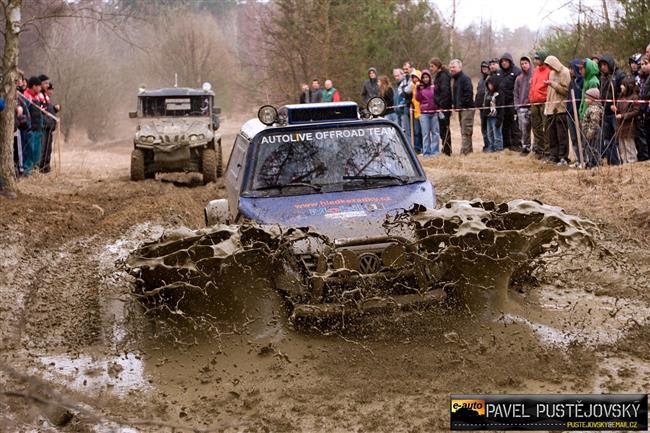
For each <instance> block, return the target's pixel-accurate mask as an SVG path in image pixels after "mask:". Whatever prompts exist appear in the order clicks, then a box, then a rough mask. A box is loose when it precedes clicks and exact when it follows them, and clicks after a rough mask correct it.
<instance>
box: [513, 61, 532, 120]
mask: <svg viewBox="0 0 650 433" xmlns="http://www.w3.org/2000/svg"><path fill="white" fill-rule="evenodd" d="M524 59H526V60H528V63H529V64H530V65H531V69H528V73H526V72H524V71H523V69H522V70H521V74H519V76H518V77H517V79H516V80H515V94H514V99H515V105H516V106H517V108H530V99H529V97H530V96H529V94H530V82H531V80H532V77H531V76H532V75H533V74H532V65H533V62H531V61H530V57H528V56H523V57H522V58H521V60H524Z"/></svg>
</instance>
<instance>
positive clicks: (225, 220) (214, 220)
mask: <svg viewBox="0 0 650 433" xmlns="http://www.w3.org/2000/svg"><path fill="white" fill-rule="evenodd" d="M203 212H204V214H205V225H206V226H208V227H211V226H213V225H215V224H230V223H231V218H230V212H229V211H228V200H226V199H225V198H220V199H217V200H212V201H211V202H209V203H208V205H207V206H206V207H205V209H204V210H203Z"/></svg>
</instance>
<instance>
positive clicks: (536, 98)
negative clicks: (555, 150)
mask: <svg viewBox="0 0 650 433" xmlns="http://www.w3.org/2000/svg"><path fill="white" fill-rule="evenodd" d="M544 60H546V53H545V52H544V51H537V52H536V53H535V56H534V57H533V63H534V64H535V69H534V70H533V76H532V78H531V81H530V92H529V93H528V100H529V102H530V105H531V107H530V120H531V127H532V130H533V137H534V139H535V141H534V144H533V155H534V156H535V158H537V159H542V158H546V157H548V155H549V148H548V139H547V136H546V130H547V128H548V125H547V118H546V116H545V115H544V105H545V104H546V96H547V93H548V84H546V81H548V77H549V75H550V74H551V68H549V67H548V66H546V64H544Z"/></svg>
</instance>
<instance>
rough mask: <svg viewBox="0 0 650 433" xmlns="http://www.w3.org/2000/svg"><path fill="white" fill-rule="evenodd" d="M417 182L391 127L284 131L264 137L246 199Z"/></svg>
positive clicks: (395, 130)
mask: <svg viewBox="0 0 650 433" xmlns="http://www.w3.org/2000/svg"><path fill="white" fill-rule="evenodd" d="M415 180H421V179H420V175H419V172H418V170H417V168H416V166H415V164H414V162H413V160H412V159H411V156H410V154H409V152H408V150H407V148H406V143H404V141H403V140H402V137H401V135H400V134H399V133H398V131H397V129H396V128H395V127H394V126H391V125H373V126H370V125H369V126H359V125H354V126H350V127H344V128H341V127H336V128H327V129H306V130H303V131H282V132H276V133H270V134H267V135H264V136H262V137H261V138H260V139H259V141H258V146H257V158H256V163H255V167H254V172H253V177H252V179H251V181H250V182H249V186H248V195H258V192H261V191H264V193H260V194H263V195H265V196H268V195H296V194H304V193H310V192H319V191H320V190H321V189H323V190H327V191H336V190H349V189H367V188H374V187H381V186H388V185H396V184H405V183H409V182H411V181H415Z"/></svg>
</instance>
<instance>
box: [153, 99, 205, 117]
mask: <svg viewBox="0 0 650 433" xmlns="http://www.w3.org/2000/svg"><path fill="white" fill-rule="evenodd" d="M140 103H141V104H142V115H143V117H185V116H188V117H189V116H208V115H209V114H210V105H211V104H210V97H209V96H144V97H141V98H140Z"/></svg>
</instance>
